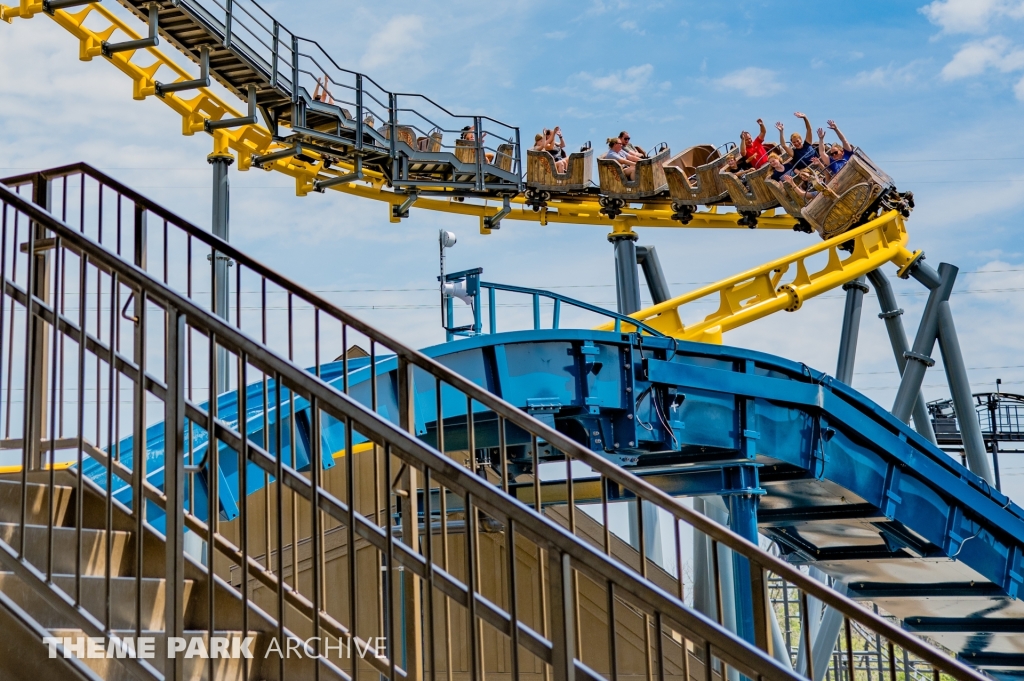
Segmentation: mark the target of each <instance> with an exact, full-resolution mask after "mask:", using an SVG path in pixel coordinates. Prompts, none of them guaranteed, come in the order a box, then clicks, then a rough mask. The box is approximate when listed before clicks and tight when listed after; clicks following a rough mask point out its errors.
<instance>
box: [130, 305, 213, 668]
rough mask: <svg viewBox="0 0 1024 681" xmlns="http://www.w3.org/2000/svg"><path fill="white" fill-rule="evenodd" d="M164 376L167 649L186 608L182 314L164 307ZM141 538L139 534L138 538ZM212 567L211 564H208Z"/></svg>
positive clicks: (176, 660) (171, 662)
mask: <svg viewBox="0 0 1024 681" xmlns="http://www.w3.org/2000/svg"><path fill="white" fill-rule="evenodd" d="M165 362H166V364H165V370H164V379H165V381H166V383H167V395H166V397H165V398H164V493H165V495H166V497H167V508H166V523H167V525H166V530H165V533H166V536H167V540H166V543H165V545H164V551H165V553H164V558H165V563H164V565H165V572H164V578H165V579H166V580H167V581H166V585H165V587H164V588H165V593H164V635H165V636H166V637H167V639H168V641H167V643H168V648H167V649H168V650H169V649H170V647H169V646H170V641H169V639H170V638H171V637H180V636H182V635H184V628H185V626H184V608H185V593H184V588H185V554H184V550H185V512H184V508H185V316H184V315H183V314H181V312H179V311H178V310H176V309H174V308H168V309H167V344H166V348H165ZM140 539H141V538H140ZM211 569H212V568H211ZM184 665H185V661H184V659H183V658H181V657H172V658H168V659H167V661H166V663H165V667H164V678H165V679H167V680H168V681H181V679H182V677H183V676H184Z"/></svg>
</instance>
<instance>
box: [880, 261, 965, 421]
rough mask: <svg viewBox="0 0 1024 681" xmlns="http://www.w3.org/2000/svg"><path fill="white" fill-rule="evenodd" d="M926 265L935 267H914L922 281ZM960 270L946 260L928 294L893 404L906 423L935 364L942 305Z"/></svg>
mask: <svg viewBox="0 0 1024 681" xmlns="http://www.w3.org/2000/svg"><path fill="white" fill-rule="evenodd" d="M924 268H927V270H930V269H931V268H928V267H927V265H924V264H923V263H922V264H921V265H920V266H919V267H916V268H914V273H915V275H914V278H915V279H918V281H922V279H921V278H919V277H918V276H917V275H916V273H917V272H918V271H919V270H922V269H924ZM958 271H959V270H958V269H957V268H956V267H954V266H953V265H950V264H949V263H945V262H944V263H941V264H940V265H939V272H938V275H939V276H938V280H939V281H938V286H936V287H935V288H933V289H932V290H931V292H930V293H929V294H928V302H927V303H925V306H924V314H922V315H921V323H920V325H919V326H918V327H917V336H916V337H915V338H914V346H913V349H912V350H911V351H910V352H908V353H906V358H907V359H908V360H910V361H909V362H907V368H906V370H904V372H903V378H902V380H901V381H900V387H899V390H898V391H897V392H896V399H895V401H894V402H893V405H892V413H893V416H895V417H896V418H898V419H899V420H900V421H903V422H904V423H907V422H908V421H909V420H910V413H911V412H912V411H913V409H914V402H916V401H917V395H918V393H920V392H921V384H922V383H923V382H924V374H925V371H926V370H927V369H928V367H930V366H933V365H934V364H935V360H933V359H932V358H931V354H932V350H933V349H934V348H935V337H936V335H937V334H938V330H939V305H940V303H944V302H946V301H948V300H949V294H950V293H951V292H952V291H953V284H954V283H955V282H956V273H957V272H958ZM929 279H931V278H929ZM926 285H927V283H926Z"/></svg>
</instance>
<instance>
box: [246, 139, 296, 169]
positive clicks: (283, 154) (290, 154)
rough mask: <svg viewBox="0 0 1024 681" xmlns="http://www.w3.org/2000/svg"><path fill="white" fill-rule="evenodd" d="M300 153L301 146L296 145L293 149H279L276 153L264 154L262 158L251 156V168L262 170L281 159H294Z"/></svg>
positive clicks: (255, 155)
mask: <svg viewBox="0 0 1024 681" xmlns="http://www.w3.org/2000/svg"><path fill="white" fill-rule="evenodd" d="M301 153H302V145H301V144H296V145H295V146H294V147H289V148H287V149H279V150H278V151H275V152H273V153H270V154H264V155H263V156H258V155H257V154H253V155H252V161H251V163H252V167H253V168H260V169H261V170H262V169H263V167H264V166H266V165H267V164H268V163H273V162H274V161H280V160H281V159H282V158H295V157H296V156H298V155H299V154H301Z"/></svg>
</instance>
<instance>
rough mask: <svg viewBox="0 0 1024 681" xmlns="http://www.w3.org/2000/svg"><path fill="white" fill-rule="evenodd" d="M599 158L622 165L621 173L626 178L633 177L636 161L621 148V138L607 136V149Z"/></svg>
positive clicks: (630, 178)
mask: <svg viewBox="0 0 1024 681" xmlns="http://www.w3.org/2000/svg"><path fill="white" fill-rule="evenodd" d="M601 158H606V159H611V160H612V161H615V162H616V163H618V164H619V165H620V166H622V174H623V175H625V176H626V179H627V180H632V179H633V175H634V171H635V169H636V161H634V160H633V159H631V158H630V156H629V154H628V153H627V152H626V151H625V150H624V149H623V148H622V140H621V139H619V138H618V137H609V138H608V151H606V152H605V153H604V154H602V156H601Z"/></svg>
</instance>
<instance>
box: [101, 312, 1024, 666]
mask: <svg viewBox="0 0 1024 681" xmlns="http://www.w3.org/2000/svg"><path fill="white" fill-rule="evenodd" d="M424 352H425V353H426V354H427V355H429V356H431V357H433V358H435V359H437V360H438V361H439V362H441V363H442V364H444V365H446V366H448V367H450V368H452V369H454V370H455V371H457V372H459V373H461V374H463V375H464V376H466V377H467V378H470V379H471V380H472V381H474V382H476V383H477V384H479V385H481V386H482V387H485V388H486V389H487V390H489V391H491V392H493V393H495V394H497V395H499V396H501V397H502V398H503V399H505V400H507V401H508V402H511V403H512V404H514V405H516V406H518V407H520V408H522V409H524V410H526V411H528V412H530V413H533V414H534V415H536V416H537V417H538V418H541V419H543V420H546V421H548V422H549V423H553V424H554V425H555V427H556V428H557V429H558V430H559V431H561V432H563V433H566V434H567V435H570V436H571V437H572V438H573V439H575V440H577V441H578V442H580V443H582V444H584V445H586V446H588V447H590V448H591V449H592V450H593V451H594V452H596V453H598V454H600V455H602V456H604V457H606V458H608V459H610V460H612V461H614V462H617V463H618V464H620V465H622V466H626V467H629V468H630V470H632V471H633V472H634V473H636V474H637V475H640V476H642V477H644V478H645V479H646V480H647V481H649V482H651V483H653V484H655V485H656V486H657V487H659V488H661V489H662V490H664V491H666V492H668V493H670V494H672V495H677V496H693V497H705V496H711V495H717V496H721V497H723V498H724V499H725V501H726V503H727V505H728V507H729V509H730V511H731V512H730V525H731V526H732V528H733V529H734V530H735V531H737V532H740V533H742V534H743V535H744V536H746V537H748V538H749V539H751V540H753V541H757V539H758V533H760V534H761V535H763V536H765V537H768V538H770V539H772V540H773V541H775V542H776V544H777V545H778V547H779V548H780V549H781V551H782V554H783V555H784V556H785V557H786V558H787V559H788V560H789V561H791V562H793V563H797V564H806V565H813V566H815V567H817V568H819V569H821V570H822V571H824V572H825V573H827V574H829V575H831V576H833V577H834V578H836V579H837V580H839V581H841V582H843V583H845V584H846V585H848V587H849V593H850V595H851V596H853V597H855V598H860V599H865V600H870V601H873V602H874V603H877V604H878V605H879V606H880V607H882V608H884V609H885V610H887V611H888V612H890V613H892V614H893V615H895V616H897V617H899V618H900V619H901V620H902V621H903V624H904V626H905V627H906V628H908V629H910V630H912V631H915V632H918V633H921V634H925V635H927V636H928V637H930V638H932V639H933V640H935V641H937V642H939V643H941V644H942V645H944V646H946V647H947V648H949V649H951V650H954V651H955V652H956V653H957V654H958V655H959V657H960V658H961V659H962V660H964V661H966V662H968V663H970V664H972V665H975V666H977V667H980V668H983V669H986V670H987V671H989V672H990V673H992V674H994V675H998V676H1016V675H1018V674H1019V673H1020V672H1021V671H1024V605H1022V604H1021V602H1020V600H1019V596H1020V595H1021V594H1022V590H1021V584H1022V581H1024V563H1022V556H1024V510H1022V509H1021V508H1020V507H1019V506H1017V505H1016V504H1015V503H1013V502H1012V501H1011V500H1010V499H1009V498H1007V497H1006V496H1004V495H1003V494H1001V493H1000V492H999V491H997V490H996V489H994V488H992V487H991V486H990V485H989V484H988V483H986V482H985V480H983V479H982V478H981V477H979V476H977V475H975V474H973V473H971V472H970V471H969V470H967V469H966V468H965V467H963V466H961V465H960V464H959V463H957V462H956V461H955V460H954V459H952V458H951V457H950V456H949V455H948V454H946V453H944V452H942V451H941V450H940V449H939V448H938V447H937V446H935V445H934V444H932V443H931V442H929V441H928V440H926V439H925V438H924V437H922V436H920V435H919V434H918V433H916V432H915V431H914V430H913V429H912V428H910V427H909V426H908V425H906V424H905V423H903V422H901V421H899V420H897V419H896V418H895V417H893V416H892V415H891V414H890V413H889V412H887V411H886V410H885V409H883V408H882V407H880V406H878V405H877V404H875V403H874V402H872V401H871V400H869V399H868V398H866V397H864V396H863V395H861V394H860V393H858V392H856V391H855V390H853V389H852V388H850V387H849V386H847V385H845V384H843V383H841V382H839V381H837V380H835V379H833V378H831V377H829V376H827V375H826V374H823V373H820V372H818V371H815V370H813V369H810V368H809V367H807V366H805V365H802V364H799V363H795V362H791V361H788V360H784V359H781V358H778V357H774V356H771V355H767V354H763V353H759V352H754V351H750V350H742V349H737V348H729V347H720V346H712V345H707V344H699V343H689V342H681V341H675V340H673V339H671V338H656V337H650V336H641V335H637V334H635V333H614V332H598V331H585V330H565V329H549V330H532V331H518V332H508V333H500V334H493V335H480V336H475V337H472V338H466V339H462V340H457V341H454V342H450V343H445V344H443V345H439V346H435V347H432V348H428V349H426V350H425V351H424ZM346 361H349V362H350V364H349V366H350V371H352V373H351V374H350V387H349V393H350V394H351V395H353V396H354V397H356V398H357V399H359V400H361V401H363V402H364V403H366V404H369V403H370V385H371V376H373V377H374V379H375V381H376V384H377V400H378V409H379V412H380V413H381V414H382V415H384V416H387V417H389V418H394V415H395V414H397V409H396V405H397V386H398V381H397V376H396V375H395V370H396V361H395V359H394V358H393V357H379V358H376V362H375V365H374V366H373V367H371V366H370V363H369V360H368V358H363V359H360V360H346ZM341 364H342V363H341V362H336V363H334V364H331V365H323V366H322V367H321V375H322V376H323V377H324V378H325V379H326V380H328V381H330V380H332V379H333V378H334V377H335V376H336V375H340V373H341ZM353 370H354V371H353ZM249 393H250V396H249V404H250V411H249V426H248V428H249V432H250V433H256V432H258V429H259V428H261V427H262V423H263V417H262V413H261V411H260V410H261V407H257V405H261V404H262V403H261V401H260V400H261V397H260V395H261V394H262V386H260V385H257V386H251V387H250V390H249ZM269 394H273V390H271V391H270V393H269ZM415 399H416V414H417V419H416V423H415V432H416V434H417V436H418V437H420V438H422V439H423V440H424V441H426V442H428V443H430V444H432V445H433V444H436V442H437V430H438V428H439V427H443V428H444V433H445V437H444V442H445V448H446V451H447V452H448V453H449V454H452V453H460V452H461V453H462V454H464V455H465V456H467V457H468V458H469V459H470V460H469V461H467V463H468V464H469V465H471V466H472V467H473V468H474V470H476V471H478V472H479V474H480V475H485V476H486V475H489V476H491V477H492V478H493V476H495V475H496V476H498V477H499V478H502V477H504V476H507V479H508V482H509V489H510V491H511V492H512V493H513V494H514V495H516V496H517V497H518V498H519V499H520V500H522V501H524V502H527V503H532V501H533V499H534V496H533V495H534V494H535V489H536V487H535V485H534V483H532V482H530V483H517V482H516V481H515V480H516V478H517V477H519V476H521V475H522V474H524V473H525V474H532V473H534V471H532V470H531V468H532V462H531V458H530V454H529V452H528V451H527V450H528V448H529V438H528V437H526V436H525V434H519V433H517V432H515V429H514V428H509V429H507V430H506V432H505V433H504V437H505V438H506V440H505V442H506V445H507V450H508V460H507V468H506V469H505V470H502V469H501V465H500V462H499V461H498V460H497V458H496V456H495V455H494V452H496V451H497V447H498V438H499V437H501V435H500V434H499V433H498V432H497V428H496V427H495V424H496V419H495V418H494V417H493V414H489V413H487V412H486V411H485V410H483V409H482V407H481V406H480V405H474V407H473V413H472V423H473V426H474V428H475V433H476V442H475V448H474V451H473V452H471V453H470V452H468V451H465V450H466V449H467V442H466V437H465V433H466V432H467V428H466V424H467V404H466V401H465V398H464V396H462V395H458V396H457V397H456V395H455V394H454V393H453V394H452V395H447V394H445V393H442V397H441V399H442V403H443V404H442V409H441V412H440V413H441V414H442V423H440V424H439V423H438V421H437V419H436V417H433V416H431V415H435V414H437V413H438V409H437V404H436V399H437V397H436V393H435V390H434V384H433V382H432V381H428V380H425V377H424V380H421V381H420V382H419V384H417V385H416V391H415ZM287 403H288V400H287V397H286V398H285V399H284V400H283V402H282V408H281V409H280V410H278V409H276V408H274V406H271V410H270V413H269V414H268V416H269V419H268V420H269V422H270V423H271V427H272V428H276V427H277V424H278V423H282V421H281V419H283V423H284V424H285V425H284V426H283V429H282V433H287V432H289V431H290V430H292V429H291V427H290V423H288V419H289V418H290V414H289V412H288V410H287V406H286V405H287ZM307 410H308V405H306V404H304V403H303V402H302V400H299V399H297V400H296V401H295V414H296V415H295V420H296V423H295V426H296V427H295V429H294V430H295V432H296V433H297V437H296V443H297V446H296V447H295V448H294V452H292V450H291V447H290V446H289V443H288V441H287V438H285V442H286V444H285V447H286V452H285V457H288V456H290V455H293V456H294V457H295V461H296V462H297V465H298V466H300V467H307V466H308V465H309V455H308V453H307V452H309V451H310V443H309V442H308V441H307V439H308V436H307V435H305V433H307V432H308V431H307V429H305V428H304V427H303V419H304V418H305V412H306V411H307ZM218 411H219V413H220V415H221V418H222V419H224V420H225V421H227V422H228V423H233V422H234V421H235V420H236V419H237V415H236V412H235V409H234V404H233V398H230V397H229V396H227V395H225V396H223V397H222V398H221V401H220V405H219V409H218ZM151 431H152V433H151V438H152V439H151V440H150V442H149V452H150V457H151V459H153V460H154V462H155V461H156V460H158V459H159V458H160V446H161V445H160V442H159V440H160V435H161V433H162V426H157V427H154V428H153V429H151ZM460 435H461V437H460ZM324 439H325V441H324V442H322V443H321V444H322V451H323V452H324V460H323V465H324V466H325V467H329V466H332V465H333V464H334V457H335V456H339V455H343V454H344V451H343V446H344V445H343V443H344V432H343V427H342V424H340V423H334V424H329V425H327V427H326V428H325V435H324ZM354 445H358V439H357V440H356V441H355V442H354ZM222 446H223V445H222ZM192 449H193V452H194V456H195V457H196V460H197V462H198V461H201V460H202V458H203V457H204V456H205V453H204V449H205V440H204V439H203V438H201V437H198V438H196V439H195V440H194V442H193V443H192ZM517 451H518V452H519V453H520V455H517ZM290 452H291V453H290ZM541 453H542V457H541V459H542V461H543V460H546V461H557V460H559V458H560V457H559V453H558V452H557V451H555V450H553V449H552V448H550V447H542V452H541ZM130 459H131V447H130V443H122V460H123V461H124V462H125V463H126V465H130ZM220 460H221V461H222V462H226V461H230V460H232V457H229V456H223V457H220ZM151 470H153V471H154V472H153V473H152V478H153V481H154V482H155V483H157V484H159V479H158V478H159V476H160V474H161V473H160V470H159V467H158V466H151ZM88 472H90V473H94V474H98V473H99V472H100V469H99V468H98V467H97V468H96V469H95V470H91V469H90V470H89V471H88ZM256 473H257V471H253V474H252V475H249V476H248V480H249V485H250V487H249V491H250V493H251V492H252V491H255V490H256V489H258V488H259V486H260V485H262V480H263V478H262V476H261V475H257V474H256ZM237 474H238V472H237V471H235V470H231V469H228V468H222V469H221V472H220V475H221V476H223V478H222V480H223V482H224V483H227V484H221V486H220V488H221V489H222V490H223V489H231V488H232V485H231V484H230V483H231V481H232V480H233V479H234V477H235V476H237ZM94 477H96V478H99V476H98V475H95V476H94ZM199 477H200V481H202V476H201V475H200V476H199ZM97 482H100V483H101V484H102V480H101V479H97ZM581 482H582V480H580V479H577V480H576V485H575V486H576V487H577V491H576V492H575V497H574V501H575V503H576V504H577V505H580V506H585V505H586V504H588V503H596V502H599V501H600V498H601V494H607V495H608V498H609V499H619V498H621V499H623V500H625V499H628V498H629V497H628V496H627V495H624V494H622V490H617V489H606V490H600V489H597V488H596V487H595V488H594V489H592V490H591V491H592V494H593V496H592V498H586V497H585V496H581V493H580V491H579V490H580V489H586V487H585V486H583V487H580V483H581ZM200 484H202V482H201V483H200ZM539 487H540V493H541V497H542V500H543V503H544V504H547V505H552V504H564V503H566V497H565V485H564V478H563V479H562V480H558V479H554V480H550V479H549V480H544V481H543V482H541V484H540V486H539ZM194 496H195V508H196V511H197V512H199V513H200V514H202V513H204V511H205V494H204V490H203V489H201V488H199V486H197V489H196V490H194ZM453 503H456V502H455V501H454V500H453ZM452 508H455V507H454V506H453V507H452ZM220 512H221V517H222V518H224V519H230V518H232V517H234V515H235V514H236V513H237V508H234V507H232V506H231V505H230V503H229V502H223V503H222V508H221V509H220ZM744 563H745V559H742V558H737V560H736V565H734V575H735V577H734V581H735V584H736V587H737V588H736V611H737V630H738V633H740V634H741V635H744V636H747V637H749V636H750V635H751V627H752V622H751V621H750V612H751V608H750V606H749V603H750V601H749V599H750V598H751V594H750V592H749V584H750V581H749V579H744V572H743V570H744V568H745V565H744Z"/></svg>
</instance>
